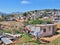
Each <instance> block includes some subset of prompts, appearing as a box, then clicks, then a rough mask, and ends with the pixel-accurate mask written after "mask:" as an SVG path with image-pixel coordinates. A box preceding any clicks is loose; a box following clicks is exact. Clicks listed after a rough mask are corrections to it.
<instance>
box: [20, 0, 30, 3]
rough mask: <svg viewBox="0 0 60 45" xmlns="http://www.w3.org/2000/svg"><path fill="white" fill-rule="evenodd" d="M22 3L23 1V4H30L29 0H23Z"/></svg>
mask: <svg viewBox="0 0 60 45" xmlns="http://www.w3.org/2000/svg"><path fill="white" fill-rule="evenodd" d="M21 3H22V4H29V3H30V2H29V1H27V0H22V1H21Z"/></svg>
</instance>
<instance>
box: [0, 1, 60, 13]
mask: <svg viewBox="0 0 60 45" xmlns="http://www.w3.org/2000/svg"><path fill="white" fill-rule="evenodd" d="M41 9H60V0H0V12H4V13H12V12H26V11H32V10H41Z"/></svg>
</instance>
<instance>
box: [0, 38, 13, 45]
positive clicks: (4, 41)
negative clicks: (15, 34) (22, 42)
mask: <svg viewBox="0 0 60 45" xmlns="http://www.w3.org/2000/svg"><path fill="white" fill-rule="evenodd" d="M1 40H2V42H3V43H5V44H11V43H13V42H12V41H11V40H9V39H8V38H1Z"/></svg>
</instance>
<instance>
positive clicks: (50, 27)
mask: <svg viewBox="0 0 60 45" xmlns="http://www.w3.org/2000/svg"><path fill="white" fill-rule="evenodd" d="M56 26H57V25H56V24H39V25H28V26H26V31H30V34H31V35H33V36H37V34H38V36H40V37H44V36H51V35H54V34H55V32H56V30H57V27H56ZM28 29H29V30H28Z"/></svg>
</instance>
